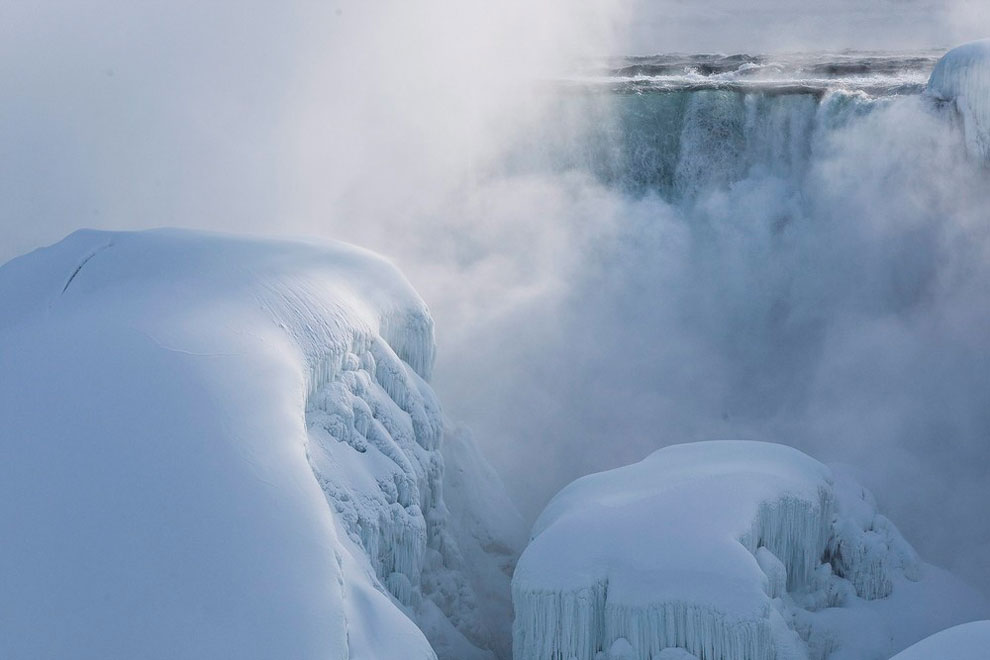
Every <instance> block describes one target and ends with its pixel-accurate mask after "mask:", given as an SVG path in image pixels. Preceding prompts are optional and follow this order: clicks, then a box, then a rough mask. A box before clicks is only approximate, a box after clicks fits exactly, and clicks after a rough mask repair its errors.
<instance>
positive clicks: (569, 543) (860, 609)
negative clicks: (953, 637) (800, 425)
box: [512, 442, 975, 660]
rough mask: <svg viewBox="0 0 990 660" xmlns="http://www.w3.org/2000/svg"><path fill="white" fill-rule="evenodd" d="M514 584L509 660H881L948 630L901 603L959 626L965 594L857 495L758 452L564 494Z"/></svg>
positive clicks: (667, 457)
mask: <svg viewBox="0 0 990 660" xmlns="http://www.w3.org/2000/svg"><path fill="white" fill-rule="evenodd" d="M929 568H930V567H929ZM915 583H917V585H915ZM512 586H513V603H514V605H515V609H516V619H515V623H514V628H513V633H514V651H515V655H514V657H515V658H516V659H517V660H536V659H537V658H540V659H543V658H561V659H571V658H576V659H578V660H601V659H602V658H611V657H612V656H615V657H616V658H618V657H622V658H628V659H629V660H647V659H650V658H657V657H659V654H661V653H662V652H665V650H667V649H671V648H678V649H681V650H682V651H685V652H687V653H690V654H693V655H695V656H697V657H700V658H706V660H720V659H723V660H729V659H732V660H756V659H759V660H773V659H777V660H785V659H793V660H809V659H810V660H818V659H821V658H830V657H834V658H840V657H841V658H872V657H876V658H886V657H889V655H890V654H891V653H893V652H894V651H896V650H898V649H899V648H903V647H904V646H905V645H906V644H908V643H911V642H912V641H914V640H916V639H918V637H919V636H921V635H923V634H925V632H923V631H930V630H934V629H938V628H939V627H944V624H939V623H938V621H936V620H935V619H936V617H934V616H933V615H932V614H925V613H919V612H918V609H919V608H917V606H916V604H914V605H913V606H912V604H911V603H908V602H906V601H905V598H907V597H908V595H909V594H910V597H911V598H918V599H920V600H925V601H931V602H939V606H940V607H945V608H946V609H945V613H948V612H949V611H950V610H951V611H952V612H951V613H949V614H946V616H947V617H948V618H953V617H954V620H955V621H958V620H960V619H961V618H962V617H965V616H967V614H965V613H962V614H961V613H960V612H961V611H962V610H961V609H960V607H959V605H960V603H962V602H963V601H966V598H967V597H968V596H964V595H962V594H963V593H964V592H965V593H966V594H968V592H966V591H965V590H964V589H962V588H961V586H960V585H958V584H957V583H955V582H953V581H951V579H948V578H944V576H942V575H940V574H937V573H933V572H927V571H926V568H925V566H924V565H923V564H922V563H921V562H920V561H919V560H918V558H917V556H916V555H915V554H914V551H913V550H912V549H911V548H910V546H909V545H908V544H907V542H906V541H904V539H903V538H901V536H900V534H899V533H898V532H897V530H896V528H895V527H894V526H893V525H892V524H891V523H890V522H889V521H888V520H887V519H886V518H885V517H883V516H881V515H880V514H878V513H877V511H876V506H875V503H874V502H873V500H872V497H871V496H870V495H869V493H868V492H867V491H865V489H863V488H861V487H859V486H858V485H856V484H855V483H854V482H852V481H851V480H850V479H849V478H848V477H846V476H845V475H844V474H843V473H834V472H833V471H832V470H830V469H829V468H827V467H825V466H824V465H822V464H821V463H818V462H817V461H815V460H814V459H811V458H810V457H808V456H806V455H804V454H802V453H800V452H798V451H797V450H795V449H792V448H789V447H786V446H783V445H773V444H767V443H757V442H709V443H696V444H691V445H679V446H673V447H668V448H666V449H663V450H660V451H658V452H656V453H654V454H653V455H651V456H650V457H648V458H647V459H645V460H644V461H642V462H640V463H637V464H634V465H630V466H626V467H623V468H619V469H616V470H611V471H609V472H604V473H600V474H595V475H590V476H588V477H584V478H582V479H579V480H578V481H576V482H574V483H572V484H571V485H570V486H568V487H567V488H565V489H564V490H562V491H561V492H560V493H559V494H558V495H557V496H556V497H555V498H554V499H553V500H552V501H551V503H550V504H549V505H548V507H547V509H546V510H545V511H544V513H543V514H542V515H541V516H540V518H539V520H538V521H537V523H536V526H535V528H534V532H533V538H532V539H531V541H530V545H529V546H528V548H527V549H526V550H525V551H524V553H523V555H522V557H521V558H520V560H519V564H518V567H517V570H516V574H515V576H514V578H513V585H512ZM881 599H886V600H884V601H883V604H882V605H878V606H873V605H871V603H874V602H878V603H879V602H880V601H881ZM966 602H975V601H966ZM954 608H955V609H954ZM962 620H965V618H962ZM620 640H621V643H619V642H620ZM616 643H619V646H618V648H619V651H614V650H613V649H614V647H615V645H616ZM620 651H621V652H620Z"/></svg>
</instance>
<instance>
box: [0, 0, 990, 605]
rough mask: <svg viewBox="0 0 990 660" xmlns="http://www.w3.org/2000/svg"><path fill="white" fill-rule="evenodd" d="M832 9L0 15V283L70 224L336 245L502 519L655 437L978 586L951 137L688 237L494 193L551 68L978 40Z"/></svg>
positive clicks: (526, 191)
mask: <svg viewBox="0 0 990 660" xmlns="http://www.w3.org/2000/svg"><path fill="white" fill-rule="evenodd" d="M825 6H826V5H825V4H824V3H820V2H818V3H812V2H798V3H785V2H782V1H781V0H777V1H775V2H769V1H764V2H761V3H758V5H754V6H752V7H746V8H744V9H743V8H740V7H738V3H731V2H728V1H726V0H719V1H717V2H713V3H705V4H703V5H701V4H699V3H688V2H665V3H660V2H651V3H647V2H639V3H626V4H622V3H619V2H612V3H608V2H604V1H603V2H583V3H574V2H566V1H564V0H551V1H549V2H542V3H529V2H524V1H522V0H510V1H509V2H502V3H490V2H489V3H483V2H454V1H453V0H434V1H430V2H422V3H400V2H379V3H371V2H357V1H345V2H339V3H323V4H321V3H311V4H310V3H297V4H293V5H291V6H288V5H286V6H283V7H278V8H275V7H274V6H273V5H262V4H261V3H258V4H257V5H256V6H253V7H250V8H249V7H247V6H245V5H243V4H241V3H230V4H222V3H205V4H204V3H191V2H189V3H170V4H169V5H168V6H166V5H163V4H159V3H124V2H119V3H110V2H93V3H85V6H84V5H83V3H73V2H64V3H47V4H40V5H35V4H29V3H15V2H9V3H0V89H2V90H3V91H2V97H0V98H2V99H3V101H2V103H0V238H2V241H3V242H2V243H0V260H4V259H6V258H9V257H12V256H14V255H15V254H18V253H21V252H24V251H26V250H29V249H32V248H34V247H36V246H38V245H41V244H45V243H49V242H53V241H55V240H57V239H58V238H60V237H61V236H62V235H64V234H65V233H67V232H69V231H71V230H72V229H75V228H78V227H82V226H88V227H113V228H141V227H151V226H160V225H172V226H187V227H203V228H210V229H219V230H231V231H239V232H251V233H279V234H293V235H305V234H312V235H323V236H331V237H335V238H341V239H344V240H349V241H352V242H356V243H359V244H361V245H364V246H367V247H369V248H372V249H375V250H377V251H379V252H381V253H383V254H385V255H388V256H389V257H391V258H392V259H394V260H395V261H396V262H397V263H398V264H399V265H400V267H401V268H402V269H403V270H404V271H405V272H406V273H407V275H408V276H409V277H410V279H411V280H412V282H413V284H414V285H415V286H416V287H417V289H418V290H419V291H420V292H421V293H422V294H423V296H424V297H425V298H426V300H427V301H428V302H429V303H430V304H431V306H432V307H433V311H434V315H435V316H436V318H437V322H438V327H439V341H440V363H439V365H438V371H437V389H438V391H439V393H440V396H441V399H442V400H443V401H445V403H446V405H447V410H448V412H449V413H450V414H451V415H452V416H453V417H455V418H457V419H459V420H462V421H464V422H465V423H466V424H467V425H468V426H470V427H471V428H472V429H473V430H474V433H475V435H476V437H477V438H478V440H479V441H480V442H481V444H482V445H483V446H484V447H485V449H486V451H487V453H488V454H489V456H490V457H491V458H492V459H493V461H494V462H495V464H496V466H497V467H498V468H499V470H500V471H501V472H502V474H503V476H504V478H505V479H506V481H507V483H508V484H509V486H510V488H511V489H512V491H513V492H514V493H515V494H516V496H517V498H518V503H519V504H520V507H521V508H522V509H523V510H524V512H525V513H526V514H527V515H530V516H532V515H534V514H535V513H536V512H537V511H538V509H539V508H540V507H541V506H542V504H543V503H544V502H545V501H546V499H547V498H548V497H549V496H550V495H552V494H553V492H554V491H555V490H556V489H557V488H559V487H560V486H561V485H563V484H564V483H566V482H567V481H569V480H570V479H572V478H574V477H576V476H578V475H580V474H584V473H587V472H589V471H596V470H602V469H606V468H611V467H614V466H616V465H620V464H623V463H627V462H630V461H632V460H636V459H639V458H641V457H642V456H643V455H645V454H646V453H648V452H649V451H651V450H652V449H654V448H657V447H660V446H663V445H666V444H671V443H674V442H681V441H685V440H701V439H712V438H726V437H735V438H746V439H764V440H773V441H780V442H787V443H789V444H793V445H795V446H798V447H800V448H802V449H804V450H807V451H809V452H811V453H812V454H813V455H815V456H816V457H817V458H820V459H822V460H826V461H842V462H846V463H849V464H852V465H853V466H854V467H855V468H857V469H858V470H859V471H860V476H861V480H862V481H863V482H865V483H866V484H867V485H869V486H871V487H873V488H874V489H875V490H876V491H877V494H878V496H879V498H880V500H881V502H882V506H881V508H882V509H884V510H886V511H887V512H889V513H890V515H891V517H892V518H893V519H894V520H895V521H896V522H897V523H898V524H900V526H901V527H902V529H903V531H904V532H905V534H906V536H908V538H909V539H910V540H911V541H912V542H914V543H915V544H916V545H917V546H918V547H919V549H920V550H921V552H922V554H923V555H924V556H925V557H926V558H927V559H930V560H932V561H934V562H936V563H942V564H945V565H948V566H950V567H951V568H954V569H956V570H957V571H959V572H960V573H961V574H962V575H964V576H966V577H969V578H971V579H973V580H976V581H978V582H979V583H980V584H982V585H983V586H984V588H987V587H990V559H988V557H990V554H988V553H987V550H988V549H990V521H988V520H987V519H986V516H985V515H983V514H984V512H985V510H986V505H985V503H986V501H987V500H988V497H990V485H988V481H990V479H988V476H990V475H988V467H987V466H988V462H990V407H988V406H987V402H988V401H990V378H988V377H987V374H988V373H990V343H988V340H987V337H990V293H988V288H987V287H986V286H985V282H987V281H988V278H990V272H988V271H990V265H988V264H990V237H988V235H987V234H988V228H987V212H986V210H985V209H987V208H990V206H988V205H990V198H988V195H987V193H986V192H985V189H986V188H987V186H986V178H985V177H986V173H985V172H981V171H978V170H974V169H973V168H972V166H971V163H969V162H967V161H966V160H965V159H964V158H963V157H962V153H963V152H962V147H961V143H960V139H959V135H958V134H957V133H956V132H954V131H953V130H952V129H951V128H950V127H947V126H946V125H945V124H944V123H942V122H939V121H937V120H936V119H935V118H933V117H931V116H930V115H929V114H927V113H925V112H924V111H923V110H922V109H921V108H920V107H919V105H918V104H911V103H905V104H899V105H897V106H896V107H892V108H890V109H888V110H887V111H884V112H881V113H878V114H876V116H873V117H871V118H870V120H869V121H868V122H865V123H861V124H857V125H856V126H854V127H853V128H851V129H850V130H849V131H846V132H844V133H840V134H838V135H837V136H836V138H835V142H834V144H831V145H830V150H829V152H828V153H829V157H828V158H826V159H824V160H822V161H821V162H819V163H818V164H817V165H816V168H815V170H814V171H813V172H812V174H811V175H810V176H812V177H813V178H814V181H816V182H817V184H818V185H817V186H816V191H817V192H816V194H815V195H814V196H813V197H811V198H810V199H796V198H795V197H794V195H792V194H791V193H790V192H789V190H788V189H787V187H786V186H785V185H784V184H782V183H781V182H780V181H777V180H774V179H771V178H767V179H760V180H750V181H747V182H746V184H745V185H742V186H738V187H737V188H735V189H734V190H733V191H732V192H731V193H713V194H712V195H710V196H705V197H704V198H703V199H702V200H701V201H700V202H699V204H698V206H697V207H696V208H695V209H694V210H693V211H691V212H690V213H685V212H684V211H681V210H679V209H677V208H674V207H672V206H670V205H668V204H666V203H664V202H663V201H661V200H659V199H657V198H654V197H649V196H648V197H645V198H637V199H633V198H628V197H626V196H624V195H622V194H620V193H617V192H615V191H613V190H609V189H606V188H604V187H603V186H601V185H599V184H598V183H595V182H594V181H592V180H591V179H590V177H588V176H587V175H584V174H581V173H579V172H561V173H530V174H526V175H522V174H514V175H508V174H503V170H502V169H501V167H500V156H501V155H502V151H503V148H504V145H506V144H508V143H511V142H513V140H514V138H516V137H518V136H519V135H520V134H522V135H525V136H527V137H526V139H528V140H532V141H533V143H534V145H535V147H538V142H539V136H540V135H541V130H542V127H545V126H547V125H548V123H550V122H554V121H555V120H556V119H557V118H556V117H554V116H548V115H547V114H546V110H547V108H546V107H545V106H544V104H543V101H544V99H545V98H546V95H545V94H542V93H539V92H536V91H534V90H536V89H538V83H534V81H538V80H539V79H541V78H543V77H546V76H551V75H553V73H554V72H556V71H559V70H561V69H563V68H566V67H567V66H569V65H570V63H571V62H573V61H575V60H578V59H582V58H587V57H592V56H595V55H599V54H603V53H631V52H662V51H671V50H680V51H711V50H723V51H729V52H731V51H736V50H748V51H761V50H788V49H790V50H793V49H801V48H806V49H820V48H843V47H858V48H889V47H898V48H900V47H903V48H922V47H938V46H950V45H952V44H953V43H956V42H959V41H962V40H965V39H970V38H975V37H979V36H985V35H986V34H990V22H988V21H990V16H988V15H987V10H986V9H985V8H984V7H983V6H982V3H979V2H957V3H955V4H951V5H945V4H943V3H937V4H932V3H927V4H926V3H924V2H910V1H904V2H893V1H877V2H873V3H862V2H858V3H853V2H846V3H842V4H840V5H839V6H837V7H836V6H833V5H831V4H830V5H828V12H827V14H826V13H825V12H824V10H822V9H819V8H824V7H825ZM534 85H537V86H534ZM781 217H787V218H789V219H790V220H789V224H788V227H787V229H786V231H784V232H780V231H778V223H779V220H780V218H781Z"/></svg>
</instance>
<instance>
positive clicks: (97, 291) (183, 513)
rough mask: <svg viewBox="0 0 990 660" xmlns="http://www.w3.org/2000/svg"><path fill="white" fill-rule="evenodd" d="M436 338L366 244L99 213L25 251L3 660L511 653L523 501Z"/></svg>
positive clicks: (7, 413) (7, 486)
mask: <svg viewBox="0 0 990 660" xmlns="http://www.w3.org/2000/svg"><path fill="white" fill-rule="evenodd" d="M433 356H434V337H433V322H432V320H431V317H430V315H429V313H428V311H427V309H426V306H425V305H424V304H423V302H422V301H421V300H420V299H419V297H418V296H417V295H416V294H415V292H414V291H413V290H412V288H411V287H410V285H409V284H408V283H407V282H406V280H405V279H404V278H403V277H402V276H401V274H399V272H398V271H397V270H396V269H395V268H394V267H393V266H391V265H390V264H388V263H387V262H385V261H384V260H382V259H380V258H378V257H376V256H374V255H372V254H370V253H367V252H364V251H362V250H358V249H356V248H352V247H349V246H345V245H342V244H334V243H331V244H322V245H306V244H295V243H287V242H278V243H276V242H266V241H254V240H244V239H235V238H231V237H223V236H215V235H204V234H196V233H189V232H178V231H154V232H142V233H106V232H93V231H82V232H77V233H75V234H73V235H71V236H70V237H68V238H67V239H65V240H64V241H62V242H60V243H58V244H56V245H54V246H52V247H49V248H45V249H42V250H38V251H35V252H33V253H31V254H29V255H26V256H24V257H21V258H18V259H15V260H13V261H11V262H9V263H8V264H6V265H4V266H3V267H2V268H0V374H2V377H0V447H2V456H3V457H2V460H0V539H2V541H0V585H2V586H0V657H3V658H43V657H44V658H70V657H71V658H111V657H112V658H293V659H296V658H299V659H303V658H319V659H321V660H324V659H327V658H410V659H414V658H434V657H436V655H439V656H440V657H441V658H443V657H446V658H457V659H458V660H460V659H463V658H493V657H495V656H496V654H497V655H499V656H500V657H508V653H509V650H508V644H509V639H508V638H509V634H508V622H509V607H510V603H509V591H508V577H507V576H508V574H509V572H510V571H511V564H512V560H513V557H514V553H515V548H514V547H513V546H514V545H517V544H519V541H520V539H518V534H517V525H518V518H517V517H515V516H514V514H513V509H512V506H511V504H509V501H508V498H507V497H506V495H505V493H504V491H503V490H502V489H501V486H500V484H499V482H498V479H497V478H496V477H495V476H494V474H493V473H492V472H491V470H490V469H488V468H487V465H486V464H485V463H484V461H483V459H482V458H481V457H480V456H479V455H478V454H477V452H476V450H475V449H474V446H473V444H472V443H471V441H470V438H468V437H467V436H466V435H465V434H463V433H452V432H451V431H450V430H449V429H448V428H447V427H446V424H445V421H444V417H443V415H442V413H441V409H440V406H439V405H438V403H437V401H436V398H435V396H434V394H433V392H432V390H431V388H430V386H429V385H428V384H427V380H428V378H429V375H430V370H431V368H432V365H433ZM444 453H450V454H452V456H453V458H452V460H454V461H456V462H457V464H455V465H449V464H448V465H446V466H445V459H444V456H443V454H444ZM465 484H470V487H471V488H472V489H474V491H475V494H473V496H472V497H467V496H464V495H463V494H462V493H461V492H459V491H460V490H462V489H464V488H465ZM445 488H447V489H452V490H453V491H454V492H453V497H455V498H456V499H457V502H458V504H457V507H456V508H455V510H454V511H453V513H451V512H449V511H448V509H447V506H446V501H445V497H444V489H445ZM479 502H481V503H482V504H479ZM492 511H498V512H499V515H498V516H493V515H492ZM489 521H491V522H490V523H489ZM524 534H525V533H524V532H523V537H524ZM523 540H524V538H523ZM500 623H501V624H503V625H504V628H505V630H500V629H499V625H500ZM424 632H425V635H424ZM428 640H429V641H428Z"/></svg>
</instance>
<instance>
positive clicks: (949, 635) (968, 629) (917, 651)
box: [891, 621, 990, 660]
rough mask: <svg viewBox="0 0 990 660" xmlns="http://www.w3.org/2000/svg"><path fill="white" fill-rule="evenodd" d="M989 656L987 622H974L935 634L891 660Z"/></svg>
mask: <svg viewBox="0 0 990 660" xmlns="http://www.w3.org/2000/svg"><path fill="white" fill-rule="evenodd" d="M987 657H990V621H974V622H972V623H964V624H962V625H960V626H955V627H953V628H949V629H948V630H943V631H941V632H937V633H935V634H934V635H932V636H931V637H926V638H925V639H923V640H921V641H920V642H918V643H917V644H914V645H913V646H911V647H909V648H907V649H905V650H904V651H901V652H900V653H898V654H897V655H896V656H894V657H893V658H891V660H986V659H987Z"/></svg>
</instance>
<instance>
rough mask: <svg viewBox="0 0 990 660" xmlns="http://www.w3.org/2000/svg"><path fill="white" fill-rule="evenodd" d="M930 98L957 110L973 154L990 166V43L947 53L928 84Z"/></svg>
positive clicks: (959, 48)
mask: <svg viewBox="0 0 990 660" xmlns="http://www.w3.org/2000/svg"><path fill="white" fill-rule="evenodd" d="M928 94H929V95H931V96H932V97H934V98H935V99H937V100H939V101H942V102H945V103H949V104H951V105H952V106H953V107H954V108H955V109H956V111H957V112H958V113H959V116H960V117H961V118H962V122H963V129H964V130H965V132H966V143H967V145H968V146H969V149H970V151H971V152H972V153H973V154H974V155H975V156H977V157H979V158H983V159H984V160H985V161H988V162H990V39H983V40H981V41H973V42H970V43H968V44H963V45H962V46H957V47H956V48H953V49H952V50H950V51H949V52H948V53H946V54H945V55H944V56H943V57H942V59H940V60H939V61H938V63H937V64H936V65H935V69H934V71H932V75H931V78H929V80H928Z"/></svg>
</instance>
